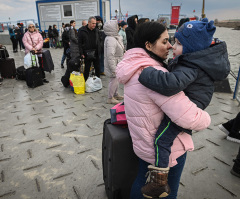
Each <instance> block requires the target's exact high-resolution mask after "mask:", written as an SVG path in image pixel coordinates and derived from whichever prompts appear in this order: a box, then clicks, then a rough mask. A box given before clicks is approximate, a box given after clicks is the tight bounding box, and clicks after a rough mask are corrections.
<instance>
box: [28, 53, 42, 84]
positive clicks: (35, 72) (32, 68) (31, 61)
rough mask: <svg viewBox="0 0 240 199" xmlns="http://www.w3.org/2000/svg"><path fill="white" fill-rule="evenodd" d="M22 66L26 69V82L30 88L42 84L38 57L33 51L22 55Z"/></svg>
mask: <svg viewBox="0 0 240 199" xmlns="http://www.w3.org/2000/svg"><path fill="white" fill-rule="evenodd" d="M24 67H25V69H26V71H25V74H26V83H27V86H28V87H30V88H36V87H38V86H41V85H43V80H42V71H41V69H40V68H39V64H38V57H37V55H36V54H35V53H34V52H29V53H28V54H27V55H25V57H24Z"/></svg>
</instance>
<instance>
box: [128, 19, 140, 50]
mask: <svg viewBox="0 0 240 199" xmlns="http://www.w3.org/2000/svg"><path fill="white" fill-rule="evenodd" d="M127 23H128V27H127V28H126V36H127V50H129V49H131V48H134V40H133V35H134V32H135V29H136V26H137V23H138V16H137V15H133V16H131V17H129V18H128V19H127Z"/></svg>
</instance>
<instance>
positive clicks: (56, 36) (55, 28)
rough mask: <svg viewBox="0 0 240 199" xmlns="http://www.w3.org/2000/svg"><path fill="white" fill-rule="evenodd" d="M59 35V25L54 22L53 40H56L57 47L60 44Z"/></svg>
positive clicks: (55, 45)
mask: <svg viewBox="0 0 240 199" xmlns="http://www.w3.org/2000/svg"><path fill="white" fill-rule="evenodd" d="M58 36H59V33H58V30H57V26H56V25H55V24H54V25H53V40H54V43H55V44H54V47H55V48H57V45H58V42H59V40H58Z"/></svg>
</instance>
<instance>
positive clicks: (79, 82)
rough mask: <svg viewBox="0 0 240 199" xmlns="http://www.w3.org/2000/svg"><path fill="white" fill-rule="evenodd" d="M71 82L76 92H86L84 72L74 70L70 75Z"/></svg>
mask: <svg viewBox="0 0 240 199" xmlns="http://www.w3.org/2000/svg"><path fill="white" fill-rule="evenodd" d="M69 83H70V86H71V88H72V90H73V91H74V93H76V94H84V93H85V80H84V76H83V74H82V73H79V72H75V71H73V72H72V73H71V75H70V79H69Z"/></svg>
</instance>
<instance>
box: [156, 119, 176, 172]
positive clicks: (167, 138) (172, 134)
mask: <svg viewBox="0 0 240 199" xmlns="http://www.w3.org/2000/svg"><path fill="white" fill-rule="evenodd" d="M180 132H181V131H180V129H178V128H177V126H176V125H175V124H174V123H172V121H171V120H170V119H169V118H168V117H167V116H166V115H165V116H164V118H163V120H162V122H161V124H160V126H159V128H158V130H157V133H156V135H155V142H154V147H155V166H156V167H160V168H167V167H168V164H169V156H170V153H171V146H172V144H173V141H174V139H175V138H176V137H177V135H178V134H179V133H180Z"/></svg>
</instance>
